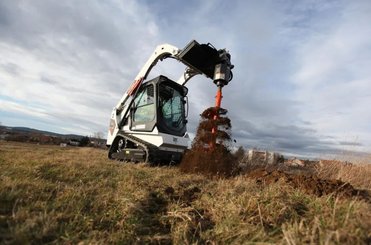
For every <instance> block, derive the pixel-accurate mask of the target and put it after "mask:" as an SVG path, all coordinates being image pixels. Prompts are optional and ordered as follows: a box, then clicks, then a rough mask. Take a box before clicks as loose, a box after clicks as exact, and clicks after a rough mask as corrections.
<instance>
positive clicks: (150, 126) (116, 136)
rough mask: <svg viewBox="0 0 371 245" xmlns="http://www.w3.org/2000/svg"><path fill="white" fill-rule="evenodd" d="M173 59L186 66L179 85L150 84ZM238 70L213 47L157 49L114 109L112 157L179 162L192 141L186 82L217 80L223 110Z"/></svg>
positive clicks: (166, 46) (160, 80)
mask: <svg viewBox="0 0 371 245" xmlns="http://www.w3.org/2000/svg"><path fill="white" fill-rule="evenodd" d="M170 58H172V59H176V60H177V61H179V62H181V63H183V64H184V65H185V66H186V68H185V71H184V73H183V74H182V75H181V76H180V78H179V79H178V80H177V81H172V80H170V79H169V78H167V77H165V76H162V75H160V76H158V77H156V78H154V79H152V80H149V81H147V80H146V78H147V76H148V74H149V73H150V71H151V69H152V68H153V67H154V66H155V65H156V64H157V62H158V61H163V60H165V59H170ZM233 67H234V66H233V65H232V64H231V56H230V54H229V53H228V52H227V51H226V50H225V49H220V50H217V49H216V48H214V47H213V46H212V45H211V44H199V43H198V42H197V41H195V40H193V41H191V42H190V43H189V44H188V45H186V46H185V47H184V48H183V49H178V48H177V47H175V46H172V45H169V44H162V45H159V46H157V48H156V49H155V50H154V52H153V53H152V55H151V56H150V58H149V59H148V61H147V62H146V63H145V65H144V66H143V68H142V69H141V70H140V72H139V73H138V75H137V76H136V77H135V80H134V82H133V83H132V84H131V86H130V87H129V88H128V89H127V91H126V92H125V94H124V95H123V96H122V98H121V99H120V101H119V102H118V103H117V105H116V106H115V107H114V109H113V111H112V114H111V119H110V124H109V130H108V136H107V146H108V147H109V152H108V157H109V158H110V159H116V160H120V161H130V162H148V163H169V162H175V163H178V162H180V160H181V158H182V156H183V154H184V152H185V150H186V149H187V147H188V143H189V140H190V139H189V136H188V134H187V128H186V126H187V113H188V99H187V93H188V89H187V88H186V87H185V85H186V83H187V82H188V81H189V80H190V79H191V78H192V77H193V76H195V75H198V74H203V75H205V76H206V77H207V78H210V79H212V80H213V82H214V83H215V84H216V86H217V87H218V92H217V102H216V106H217V107H220V103H221V98H222V93H221V91H222V87H223V86H225V85H227V84H228V83H229V82H230V81H231V80H232V78H233V74H232V72H231V70H232V69H233ZM220 110H221V111H220V113H226V111H225V110H223V111H222V109H220Z"/></svg>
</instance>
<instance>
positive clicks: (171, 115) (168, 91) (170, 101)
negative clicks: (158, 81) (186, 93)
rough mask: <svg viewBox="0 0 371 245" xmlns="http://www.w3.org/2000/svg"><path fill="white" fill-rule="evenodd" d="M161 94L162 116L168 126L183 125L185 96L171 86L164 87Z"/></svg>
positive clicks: (177, 126)
mask: <svg viewBox="0 0 371 245" xmlns="http://www.w3.org/2000/svg"><path fill="white" fill-rule="evenodd" d="M161 92H162V93H161V94H160V108H161V112H162V117H163V119H164V122H165V124H166V125H167V126H168V127H172V128H179V127H183V124H184V121H183V119H184V117H183V114H184V112H183V110H184V109H183V107H184V106H183V100H182V99H183V97H182V95H181V94H180V93H179V92H178V91H176V90H174V89H172V88H169V87H165V86H164V87H162V91H161Z"/></svg>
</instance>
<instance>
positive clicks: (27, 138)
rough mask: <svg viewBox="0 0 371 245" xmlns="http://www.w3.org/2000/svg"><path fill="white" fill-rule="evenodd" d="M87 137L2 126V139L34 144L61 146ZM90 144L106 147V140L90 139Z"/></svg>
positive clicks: (0, 131)
mask: <svg viewBox="0 0 371 245" xmlns="http://www.w3.org/2000/svg"><path fill="white" fill-rule="evenodd" d="M84 138H87V136H83V135H78V134H60V133H55V132H50V131H45V130H39V129H34V128H28V127H10V126H0V139H2V140H8V141H19V142H34V143H42V144H60V143H69V142H70V141H71V140H73V141H81V140H82V139H84ZM89 139H90V142H94V144H95V145H96V144H97V145H105V141H106V140H105V139H98V138H94V137H89Z"/></svg>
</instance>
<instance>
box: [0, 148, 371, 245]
mask: <svg viewBox="0 0 371 245" xmlns="http://www.w3.org/2000/svg"><path fill="white" fill-rule="evenodd" d="M369 176H370V175H369ZM0 205H1V206H0V243H1V244H25V243H26V244H27V243H33V244H39V243H58V244H59V243H62V244H71V243H72V244H76V243H79V242H83V243H86V244H87V243H96V244H109V243H122V244H132V243H139V244H172V243H174V244H205V243H210V244H213V243H217V244H242V243H244V244H247V243H274V244H276V243H278V244H303V243H313V244H369V243H370V242H371V232H370V231H371V206H370V203H367V202H365V201H362V200H358V199H337V198H334V196H332V195H328V196H323V197H316V196H312V195H308V194H305V192H303V191H302V190H300V189H293V188H292V187H290V186H287V185H286V184H284V183H280V182H278V183H274V184H271V185H262V184H258V183H256V182H255V181H254V180H253V179H248V178H246V177H244V176H239V177H235V178H230V179H208V178H205V177H203V176H200V175H187V174H182V173H180V171H179V170H178V169H177V168H175V167H173V168H170V167H147V166H146V165H142V164H139V165H132V164H119V163H117V162H112V161H109V160H107V158H106V152H105V151H102V150H98V149H90V148H59V147H53V146H36V145H29V144H19V143H5V142H0Z"/></svg>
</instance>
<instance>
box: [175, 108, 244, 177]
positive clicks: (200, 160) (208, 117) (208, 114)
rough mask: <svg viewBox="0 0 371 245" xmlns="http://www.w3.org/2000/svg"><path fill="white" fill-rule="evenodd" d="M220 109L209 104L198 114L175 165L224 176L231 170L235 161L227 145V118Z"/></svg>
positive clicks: (228, 129) (229, 127) (230, 174)
mask: <svg viewBox="0 0 371 245" xmlns="http://www.w3.org/2000/svg"><path fill="white" fill-rule="evenodd" d="M221 110H222V111H223V110H224V109H221V108H217V107H210V108H208V109H206V110H205V111H204V112H203V113H202V114H201V120H200V123H199V126H198V128H197V132H196V137H195V139H194V141H193V142H192V148H191V149H190V150H189V151H188V152H186V154H185V155H184V157H183V159H182V162H181V163H180V166H179V167H180V169H181V170H182V171H183V172H188V173H202V174H205V175H207V176H225V177H228V176H232V175H234V174H235V172H236V166H237V161H236V159H235V158H234V157H233V155H232V154H231V151H230V149H229V144H230V141H231V132H230V129H231V127H232V126H231V120H230V119H229V118H228V117H224V116H221V115H220V113H219V112H220V111H221ZM215 115H217V117H216V118H215ZM213 129H214V130H215V132H214V133H213V132H212V130H213ZM212 142H214V143H212Z"/></svg>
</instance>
